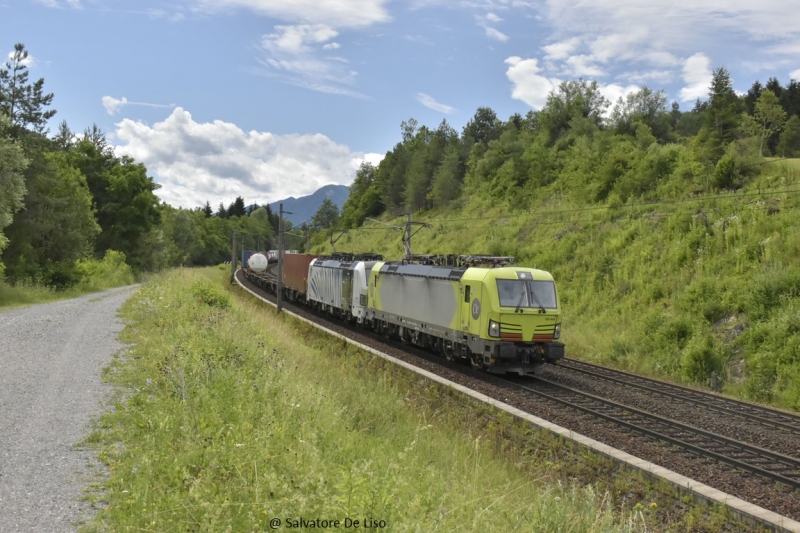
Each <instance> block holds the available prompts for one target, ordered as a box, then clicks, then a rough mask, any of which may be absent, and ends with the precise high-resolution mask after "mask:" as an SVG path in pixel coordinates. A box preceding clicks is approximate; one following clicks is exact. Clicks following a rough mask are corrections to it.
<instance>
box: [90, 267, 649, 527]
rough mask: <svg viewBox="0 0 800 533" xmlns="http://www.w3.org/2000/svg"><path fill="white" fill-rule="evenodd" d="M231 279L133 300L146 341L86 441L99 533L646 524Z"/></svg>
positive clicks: (162, 284)
mask: <svg viewBox="0 0 800 533" xmlns="http://www.w3.org/2000/svg"><path fill="white" fill-rule="evenodd" d="M225 277H226V276H225V275H224V273H220V272H219V271H217V270H214V269H207V270H204V271H197V270H194V271H186V270H181V271H175V272H171V273H169V274H165V275H160V276H158V277H156V278H155V279H153V280H151V282H150V283H148V284H146V285H145V286H144V287H143V288H142V289H141V290H140V291H139V292H138V293H137V294H136V295H134V296H133V297H132V298H131V300H129V302H128V303H127V304H125V306H124V308H123V315H124V317H125V319H126V321H127V322H128V324H129V325H128V327H127V328H126V329H125V331H124V332H123V340H125V341H126V342H130V343H134V344H132V346H131V347H130V349H129V350H128V351H127V352H126V353H125V354H124V355H121V356H119V357H118V358H117V359H116V360H115V362H114V364H113V365H112V366H111V367H110V369H109V370H108V372H107V378H108V379H109V380H110V381H111V382H112V383H114V384H116V385H120V386H122V389H121V390H122V391H124V392H122V393H121V394H120V396H119V398H118V400H117V402H116V404H115V407H114V409H113V410H112V411H110V412H108V413H107V414H105V415H104V416H103V417H102V419H101V420H100V421H99V423H98V427H97V430H96V431H95V432H94V433H93V434H92V436H91V437H90V438H89V440H88V442H89V443H90V444H94V445H96V446H97V447H98V449H99V455H100V457H101V458H102V460H103V461H105V463H106V464H107V465H108V467H109V477H108V478H107V480H106V481H105V482H103V484H102V489H101V491H100V492H99V493H98V494H97V495H96V496H95V498H96V504H97V505H98V506H99V507H101V510H100V512H99V514H98V515H97V518H96V520H95V521H94V522H93V523H92V524H90V525H89V526H87V527H86V530H87V531H142V530H145V531H264V530H268V529H270V526H269V524H270V520H273V519H279V520H281V522H282V525H281V529H283V528H285V527H286V521H287V519H291V520H299V519H301V518H303V519H306V520H314V519H317V518H319V519H329V520H335V519H338V520H342V521H343V520H345V519H346V518H350V519H352V520H360V521H361V524H362V528H363V525H364V520H365V519H366V520H368V521H369V520H372V521H373V522H372V523H373V524H374V523H376V522H377V523H381V522H379V521H384V522H385V524H386V530H388V531H455V530H458V531H514V530H522V531H572V532H606V531H608V532H611V531H634V530H640V529H641V528H643V527H645V523H646V522H645V521H646V516H645V515H646V514H647V513H646V512H643V511H641V510H637V511H633V510H631V511H629V512H625V513H622V514H619V513H617V512H615V511H614V509H613V508H612V505H611V502H610V498H609V496H608V494H604V493H601V492H598V491H597V490H596V489H595V488H593V487H592V486H591V485H589V486H580V485H577V484H569V483H567V484H563V483H558V482H557V479H558V476H557V475H556V476H553V474H552V470H553V465H552V463H537V464H535V465H531V464H529V465H528V466H527V467H526V468H521V467H520V466H515V465H514V464H511V463H507V462H506V461H504V460H503V458H502V457H499V456H497V455H496V454H495V453H494V451H493V450H494V446H493V445H492V444H491V443H490V442H488V440H489V439H485V438H483V437H482V436H481V434H480V433H475V432H473V431H472V430H466V431H465V430H464V428H463V426H461V425H459V424H455V423H454V422H453V420H454V419H456V418H458V412H455V413H454V411H453V410H450V409H448V410H444V411H440V410H438V409H436V408H435V407H432V406H431V404H429V403H427V402H424V401H423V402H420V401H418V398H417V397H416V396H417V395H418V394H420V393H421V392H420V391H421V390H426V387H427V386H428V385H425V383H426V382H425V383H423V382H420V381H418V380H416V381H415V380H414V379H411V380H410V383H411V386H410V388H409V387H408V386H407V385H408V384H403V383H400V382H398V381H397V380H395V379H393V378H392V374H391V372H389V371H387V370H386V368H385V363H383V362H382V360H380V359H378V358H375V357H373V356H369V355H367V354H364V353H363V352H360V351H358V350H357V349H354V348H352V347H350V346H349V345H346V344H343V343H341V342H340V341H331V340H329V339H326V338H325V337H322V336H321V335H320V334H318V333H315V332H314V331H312V330H311V329H310V328H308V327H305V326H296V325H289V324H286V323H285V322H284V318H283V317H281V316H276V315H275V314H274V313H272V312H265V311H264V309H263V307H261V306H257V305H254V304H253V303H252V300H250V299H249V298H242V297H240V296H233V297H232V296H231V295H230V294H228V293H226V292H225V291H224V290H223V289H220V280H222V279H224V278H225ZM298 337H300V338H298ZM395 372H396V371H395ZM435 405H436V404H435V402H434V403H433V406H435ZM462 409H463V408H462ZM531 438H532V439H534V437H531ZM532 445H533V446H534V447H535V446H537V445H536V444H535V440H533V441H532ZM648 503H649V502H645V505H644V507H643V506H641V505H640V506H639V507H638V508H637V509H645V510H646V507H647V504H648Z"/></svg>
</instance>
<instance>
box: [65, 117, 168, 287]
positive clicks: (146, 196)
mask: <svg viewBox="0 0 800 533" xmlns="http://www.w3.org/2000/svg"><path fill="white" fill-rule="evenodd" d="M89 133H90V135H89V137H88V138H84V139H82V140H80V141H79V142H78V143H76V144H75V146H74V147H73V148H72V149H70V151H69V157H70V160H71V161H72V164H73V165H74V166H75V167H76V168H78V169H80V170H81V172H82V173H83V174H84V176H86V181H87V183H88V185H89V190H90V191H91V192H92V197H93V199H94V207H95V210H96V212H97V222H98V223H99V224H100V228H101V229H102V233H101V234H100V235H99V236H98V237H97V241H96V245H95V255H97V256H98V257H102V256H103V255H105V252H106V251H107V250H117V251H119V252H122V253H124V254H125V257H126V258H127V260H128V262H129V263H130V265H131V267H133V268H134V269H135V270H137V271H142V270H148V269H149V267H148V265H150V264H151V261H150V259H151V258H150V257H149V253H150V250H151V247H150V246H148V245H146V244H145V243H146V242H147V240H148V239H151V238H155V237H152V236H151V237H146V235H147V234H148V233H149V232H150V231H151V229H153V228H155V227H157V226H158V223H159V221H160V216H161V215H160V211H159V209H158V197H156V195H155V191H156V190H157V189H158V187H159V185H158V184H156V183H155V182H154V181H153V178H151V177H149V176H148V175H147V169H146V168H145V167H144V165H142V164H141V163H136V161H134V159H133V158H131V157H128V156H123V157H121V158H118V157H116V156H115V155H114V153H113V152H112V151H111V149H110V147H108V146H107V145H106V144H105V136H104V135H103V134H102V132H101V131H100V130H99V129H97V128H94V129H93V130H89Z"/></svg>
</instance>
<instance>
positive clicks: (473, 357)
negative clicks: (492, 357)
mask: <svg viewBox="0 0 800 533" xmlns="http://www.w3.org/2000/svg"><path fill="white" fill-rule="evenodd" d="M468 355H469V364H470V365H471V366H472V368H474V369H475V370H483V369H484V364H483V357H481V354H479V353H469V354H468Z"/></svg>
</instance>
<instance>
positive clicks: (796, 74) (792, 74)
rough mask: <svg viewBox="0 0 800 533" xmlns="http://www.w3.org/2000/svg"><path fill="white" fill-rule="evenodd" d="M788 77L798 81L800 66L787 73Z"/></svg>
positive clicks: (799, 79)
mask: <svg viewBox="0 0 800 533" xmlns="http://www.w3.org/2000/svg"><path fill="white" fill-rule="evenodd" d="M789 78H790V79H793V80H796V81H800V68H799V69H797V70H793V71H791V72H790V73H789Z"/></svg>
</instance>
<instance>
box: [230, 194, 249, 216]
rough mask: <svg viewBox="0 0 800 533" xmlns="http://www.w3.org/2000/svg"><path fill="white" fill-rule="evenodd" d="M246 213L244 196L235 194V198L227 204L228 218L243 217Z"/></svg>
mask: <svg viewBox="0 0 800 533" xmlns="http://www.w3.org/2000/svg"><path fill="white" fill-rule="evenodd" d="M246 214H247V213H246V211H245V208H244V198H242V197H241V196H237V197H236V199H235V200H234V201H233V202H231V204H230V205H229V206H228V218H231V217H243V216H245V215H246Z"/></svg>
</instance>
